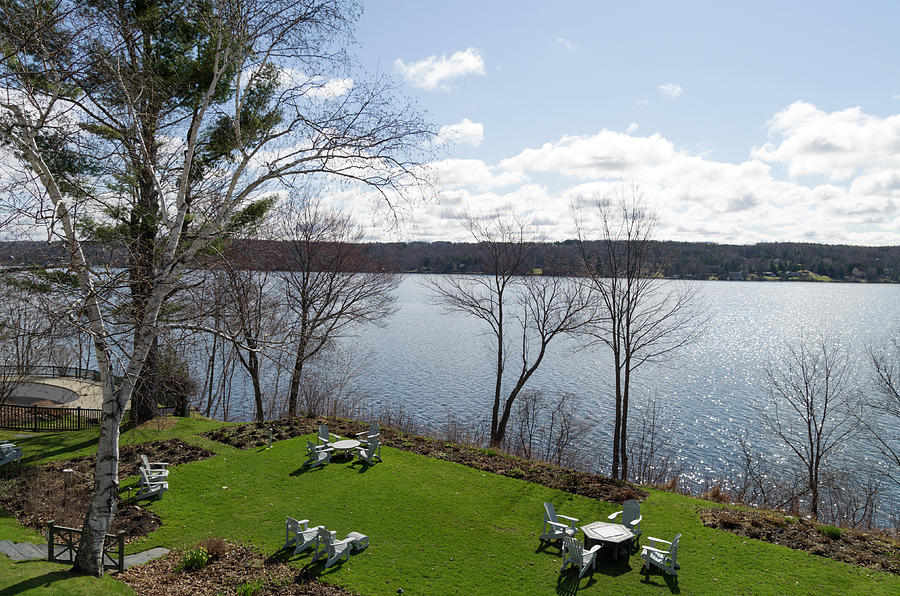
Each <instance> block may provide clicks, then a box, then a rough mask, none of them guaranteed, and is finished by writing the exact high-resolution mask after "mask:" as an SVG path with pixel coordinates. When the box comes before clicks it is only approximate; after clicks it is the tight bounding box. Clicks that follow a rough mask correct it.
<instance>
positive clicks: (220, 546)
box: [197, 538, 228, 561]
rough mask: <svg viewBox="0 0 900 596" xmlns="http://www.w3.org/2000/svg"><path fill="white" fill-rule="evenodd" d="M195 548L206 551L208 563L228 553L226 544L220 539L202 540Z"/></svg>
mask: <svg viewBox="0 0 900 596" xmlns="http://www.w3.org/2000/svg"><path fill="white" fill-rule="evenodd" d="M197 546H198V547H201V548H205V549H206V552H208V553H209V560H210V561H218V560H219V559H221V558H222V557H224V556H225V553H226V552H228V543H227V542H225V540H224V539H222V538H204V539H203V540H201V541H200V542H198V543H197Z"/></svg>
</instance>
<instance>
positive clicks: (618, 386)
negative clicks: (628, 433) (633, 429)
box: [612, 352, 622, 479]
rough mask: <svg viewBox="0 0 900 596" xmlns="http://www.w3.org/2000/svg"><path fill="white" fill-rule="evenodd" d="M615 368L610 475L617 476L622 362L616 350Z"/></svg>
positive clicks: (620, 429)
mask: <svg viewBox="0 0 900 596" xmlns="http://www.w3.org/2000/svg"><path fill="white" fill-rule="evenodd" d="M615 368H616V415H615V421H614V423H613V460H612V477H613V479H618V478H619V454H620V451H619V446H620V444H621V440H622V434H621V431H622V362H621V360H620V358H619V354H618V352H616V354H615Z"/></svg>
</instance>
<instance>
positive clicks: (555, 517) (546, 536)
mask: <svg viewBox="0 0 900 596" xmlns="http://www.w3.org/2000/svg"><path fill="white" fill-rule="evenodd" d="M559 518H563V519H567V520H569V525H568V526H567V525H566V524H564V523H561V522H560V521H559ZM577 521H579V520H578V518H577V517H569V516H568V515H561V514H558V513H556V508H555V507H554V506H553V503H544V529H543V533H542V534H541V536H540V539H541V540H562V539H563V538H565V537H567V536H574V535H575V532H576V528H575V522H577Z"/></svg>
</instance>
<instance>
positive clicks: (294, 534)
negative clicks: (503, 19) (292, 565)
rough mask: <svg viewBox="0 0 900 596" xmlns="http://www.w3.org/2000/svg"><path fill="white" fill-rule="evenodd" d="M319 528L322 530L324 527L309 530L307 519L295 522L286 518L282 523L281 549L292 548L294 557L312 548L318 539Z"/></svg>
mask: <svg viewBox="0 0 900 596" xmlns="http://www.w3.org/2000/svg"><path fill="white" fill-rule="evenodd" d="M319 528H324V526H313V527H312V528H310V527H309V520H308V519H301V520H296V519H294V518H293V517H291V516H287V520H286V521H285V522H284V546H283V547H281V548H290V547H292V546H293V547H294V554H295V555H296V554H297V553H301V552H303V551H305V550H306V549H308V548H312V547H313V546H314V545H315V544H316V539H317V538H318V537H319Z"/></svg>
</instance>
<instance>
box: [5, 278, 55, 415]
mask: <svg viewBox="0 0 900 596" xmlns="http://www.w3.org/2000/svg"><path fill="white" fill-rule="evenodd" d="M10 281H12V282H13V283H9V282H10ZM34 298H35V296H34V295H33V293H32V292H29V291H28V290H26V289H25V288H23V287H19V286H18V285H16V283H15V281H13V280H7V279H4V278H0V404H2V403H6V402H7V401H9V400H10V398H12V397H13V396H14V395H15V394H16V393H17V390H18V389H19V388H20V387H21V386H22V385H23V384H24V383H26V382H27V381H28V380H29V378H30V377H31V375H32V373H33V371H34V367H35V366H36V365H37V364H38V363H39V362H40V360H41V358H42V357H44V355H45V354H47V353H49V352H50V348H51V346H52V335H53V324H52V322H51V321H50V320H48V318H47V317H46V316H45V315H44V310H43V309H41V308H40V307H39V306H36V305H35V304H34Z"/></svg>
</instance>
